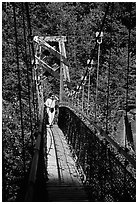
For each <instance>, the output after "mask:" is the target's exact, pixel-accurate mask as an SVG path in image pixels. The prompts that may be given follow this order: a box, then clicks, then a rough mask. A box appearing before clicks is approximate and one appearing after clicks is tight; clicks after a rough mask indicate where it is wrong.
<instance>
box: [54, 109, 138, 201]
mask: <svg viewBox="0 0 138 204" xmlns="http://www.w3.org/2000/svg"><path fill="white" fill-rule="evenodd" d="M80 117H81V118H80ZM80 117H79V115H76V114H75V113H74V111H73V110H71V109H69V108H67V107H60V112H59V121H58V123H59V127H60V128H61V129H62V131H63V132H64V134H65V137H66V139H67V141H68V144H69V145H70V148H71V151H72V155H73V157H74V159H75V161H76V165H77V167H78V171H79V172H80V175H81V178H82V181H83V183H84V186H85V187H86V190H87V192H88V195H89V199H90V201H103V202H106V201H107V202H109V201H112V202H119V201H135V200H136V180H135V167H134V166H135V160H134V159H133V158H131V156H130V155H128V154H127V153H126V152H125V153H126V156H124V155H123V154H122V153H121V151H120V150H122V148H120V149H117V148H116V147H115V145H114V144H116V143H111V142H109V141H108V140H107V139H105V137H104V136H103V134H100V133H99V134H98V135H96V134H95V132H94V131H93V129H92V128H91V125H89V121H88V120H87V118H84V117H83V118H82V115H81V114H80ZM101 133H102V132H101ZM122 151H124V150H122Z"/></svg>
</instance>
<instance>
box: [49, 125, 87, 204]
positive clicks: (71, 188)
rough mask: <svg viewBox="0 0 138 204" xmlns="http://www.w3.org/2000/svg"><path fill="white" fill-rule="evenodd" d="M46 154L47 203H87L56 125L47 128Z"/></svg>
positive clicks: (63, 139) (62, 136) (72, 162)
mask: <svg viewBox="0 0 138 204" xmlns="http://www.w3.org/2000/svg"><path fill="white" fill-rule="evenodd" d="M47 152H48V158H47V159H48V168H47V171H48V182H47V191H48V201H53V202H60V201H62V202H63V201H64V202H68V201H70V202H73V201H75V202H76V201H78V202H79V201H81V202H84V201H88V198H87V195H86V193H85V191H84V188H83V185H82V182H81V180H80V176H79V173H78V171H77V168H76V165H75V161H74V160H73V158H72V155H71V151H70V149H69V146H68V144H67V142H66V139H65V136H64V134H63V132H62V131H61V130H60V129H59V127H58V126H57V125H54V126H53V127H52V128H47Z"/></svg>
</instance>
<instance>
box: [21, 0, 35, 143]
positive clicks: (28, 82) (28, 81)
mask: <svg viewBox="0 0 138 204" xmlns="http://www.w3.org/2000/svg"><path fill="white" fill-rule="evenodd" d="M22 18H23V35H24V42H25V43H24V46H25V59H26V65H27V84H28V100H29V115H30V129H31V141H32V147H33V131H32V114H31V99H30V79H29V65H28V59H27V42H26V30H25V27H26V26H25V16H24V4H23V3H22Z"/></svg>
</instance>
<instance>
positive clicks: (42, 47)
mask: <svg viewBox="0 0 138 204" xmlns="http://www.w3.org/2000/svg"><path fill="white" fill-rule="evenodd" d="M109 7H110V4H108V6H107V10H106V11H105V15H104V18H103V21H102V23H101V27H100V28H99V32H98V33H97V35H96V41H95V47H94V49H93V51H92V53H91V58H90V59H89V60H88V62H87V69H86V72H85V73H84V75H83V76H82V78H81V80H80V83H79V84H78V86H77V87H76V89H74V87H72V85H71V78H70V75H69V70H70V63H69V61H68V59H67V55H66V49H65V42H66V41H67V38H66V36H33V35H32V27H31V19H30V14H29V7H28V3H22V11H23V14H22V19H23V29H24V32H23V33H24V34H23V38H24V43H25V50H26V53H27V52H28V51H27V50H29V52H30V53H29V54H30V55H29V59H27V57H28V56H27V55H26V66H27V69H28V73H29V68H30V69H31V72H32V78H31V81H30V80H28V93H29V95H28V97H29V107H30V123H32V113H31V102H32V103H33V104H35V105H33V107H34V112H35V113H36V117H35V120H36V130H33V128H32V125H31V139H32V146H33V145H34V144H35V146H34V148H33V156H32V162H31V167H30V172H29V176H28V180H27V182H26V184H25V186H26V191H25V194H24V201H25V202H28V201H32V202H34V201H38V202H39V201H43V202H44V201H49V202H51V201H52V202H61V201H64V202H68V201H70V202H75V201H78V202H89V201H93V202H95V201H97V202H98V201H103V202H118V201H136V175H135V169H136V161H135V158H134V156H133V155H132V154H130V150H129V149H128V143H129V142H130V144H131V145H130V146H131V151H132V152H134V153H135V130H134V128H133V122H130V121H129V116H128V106H129V105H128V76H129V50H128V56H127V57H128V67H127V69H126V73H127V77H126V84H127V91H126V112H125V111H124V112H123V116H122V118H123V120H122V123H121V124H120V126H121V127H122V129H121V132H120V133H118V134H119V137H120V139H121V143H120V140H119V141H116V140H115V138H114V137H113V135H112V134H111V132H110V127H111V126H112V124H111V121H110V119H109V103H110V101H109V100H110V80H111V79H110V64H109V69H108V83H107V101H106V103H107V104H106V107H107V110H106V114H105V116H103V118H102V119H101V121H103V124H102V123H101V121H100V118H99V116H98V114H99V107H100V104H99V103H98V92H99V91H100V90H99V88H98V87H99V80H98V78H99V63H100V62H99V58H98V64H97V73H96V74H97V81H96V87H95V94H94V95H93V97H90V96H91V94H92V93H91V88H90V87H91V81H90V76H91V71H92V67H93V63H94V62H93V54H94V52H96V49H97V47H98V53H99V55H98V57H99V56H100V46H101V43H102V37H103V33H102V30H103V27H104V23H105V21H106V15H107V13H108V10H109ZM16 10H17V7H16V4H13V16H14V25H15V44H16V57H17V58H16V59H17V70H18V73H17V74H18V81H19V98H20V113H21V129H22V138H23V141H24V127H23V121H22V120H23V119H22V115H23V110H22V95H21V84H20V81H21V75H20V71H21V70H20V61H19V47H18V45H19V42H18V28H17V19H16ZM25 13H26V16H25ZM130 17H131V15H130ZM26 21H27V23H25V22H26ZM25 29H28V33H26V30H25ZM129 32H130V30H129ZM111 35H112V34H111ZM110 37H111V36H110ZM51 42H56V43H57V44H58V48H56V47H54V46H52V45H51V44H50V43H51ZM128 43H130V33H129V34H128ZM46 51H48V52H49V53H51V54H52V55H53V56H54V57H55V58H57V59H59V60H60V66H56V67H52V66H51V65H50V64H48V63H47V61H46V58H47V57H48V56H47V55H46V54H45V53H46ZM111 55H112V50H110V59H109V63H110V62H111ZM48 76H52V77H54V78H55V79H57V80H58V81H59V112H58V114H57V116H56V117H57V118H56V120H55V123H54V125H53V127H48V126H47V113H46V107H45V105H44V102H45V97H44V85H45V82H46V80H47V77H48ZM27 77H29V76H27ZM30 87H33V89H30ZM31 90H33V91H34V92H31ZM32 95H33V100H31V98H30V96H32ZM34 135H35V137H34ZM23 161H24V172H26V167H25V165H26V161H25V147H24V142H23Z"/></svg>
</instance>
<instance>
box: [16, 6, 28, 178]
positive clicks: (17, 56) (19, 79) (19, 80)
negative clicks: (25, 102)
mask: <svg viewBox="0 0 138 204" xmlns="http://www.w3.org/2000/svg"><path fill="white" fill-rule="evenodd" d="M13 15H14V28H15V43H16V60H17V71H18V89H19V105H20V115H21V131H22V145H23V147H22V148H23V149H22V157H23V171H24V176H25V148H24V127H23V114H22V101H21V77H20V68H19V51H18V37H17V23H16V11H15V3H13Z"/></svg>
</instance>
